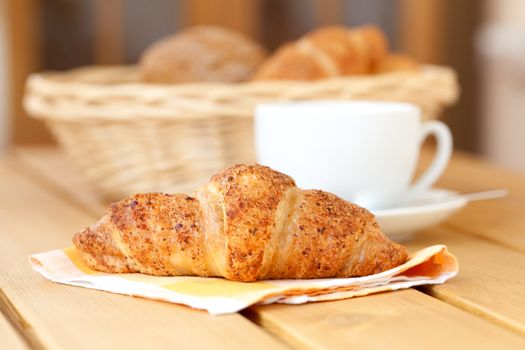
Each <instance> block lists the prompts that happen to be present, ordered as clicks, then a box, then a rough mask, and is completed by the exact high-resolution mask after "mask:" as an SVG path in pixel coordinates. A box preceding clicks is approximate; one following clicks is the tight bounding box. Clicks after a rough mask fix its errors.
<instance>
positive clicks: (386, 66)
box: [375, 54, 420, 73]
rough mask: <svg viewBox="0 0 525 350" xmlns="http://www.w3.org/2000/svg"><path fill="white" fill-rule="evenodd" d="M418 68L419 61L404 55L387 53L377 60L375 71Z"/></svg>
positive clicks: (386, 71)
mask: <svg viewBox="0 0 525 350" xmlns="http://www.w3.org/2000/svg"><path fill="white" fill-rule="evenodd" d="M419 68H420V65H419V63H418V62H417V61H416V60H414V59H412V58H410V57H408V56H406V55H401V54H389V55H387V56H386V57H384V58H383V59H382V60H380V61H379V63H378V64H377V66H376V68H375V73H389V72H396V71H417V70H418V69H419Z"/></svg>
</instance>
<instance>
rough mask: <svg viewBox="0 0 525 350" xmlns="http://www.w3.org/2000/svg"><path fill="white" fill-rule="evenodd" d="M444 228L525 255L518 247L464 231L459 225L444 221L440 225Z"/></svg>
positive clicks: (524, 251)
mask: <svg viewBox="0 0 525 350" xmlns="http://www.w3.org/2000/svg"><path fill="white" fill-rule="evenodd" d="M442 225H443V226H444V227H448V228H450V229H453V230H455V231H460V232H461V233H462V234H467V235H469V236H473V237H476V238H479V239H481V240H484V241H487V242H490V243H493V244H497V245H500V246H502V247H505V248H508V249H511V250H513V251H515V252H518V253H520V254H525V250H523V249H521V248H520V247H516V246H513V245H511V244H509V243H507V242H504V241H498V240H496V239H493V237H492V236H490V237H489V236H486V235H484V234H479V233H476V232H474V231H470V230H468V229H466V228H465V227H462V226H460V225H455V224H454V223H451V222H448V221H445V222H444V223H443V224H442Z"/></svg>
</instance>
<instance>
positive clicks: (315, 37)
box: [254, 26, 388, 80]
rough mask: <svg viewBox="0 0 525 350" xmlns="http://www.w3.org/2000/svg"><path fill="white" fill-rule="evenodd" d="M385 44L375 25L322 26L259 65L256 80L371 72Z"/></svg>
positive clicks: (314, 77) (285, 46) (313, 78)
mask: <svg viewBox="0 0 525 350" xmlns="http://www.w3.org/2000/svg"><path fill="white" fill-rule="evenodd" d="M387 51H388V44H387V41H386V38H385V36H384V34H383V33H382V32H381V30H380V29H378V28H377V27H375V26H365V27H360V28H356V29H348V28H346V27H343V26H329V27H323V28H320V29H317V30H314V31H313V32H310V33H308V34H307V35H305V36H304V37H302V38H300V39H299V40H297V41H295V42H292V43H288V44H285V45H284V46H283V47H281V48H280V49H278V50H277V52H276V53H275V54H273V55H272V56H271V57H270V58H268V60H267V61H266V62H265V63H264V64H263V65H262V66H261V67H260V69H259V70H258V71H257V74H256V75H255V77H254V79H255V80H274V79H285V80H315V79H322V78H328V77H334V76H344V75H353V74H369V73H372V72H373V71H374V69H375V67H376V65H377V64H378V63H379V62H380V61H381V60H382V59H383V58H384V57H385V56H386V54H387Z"/></svg>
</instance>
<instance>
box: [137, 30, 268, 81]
mask: <svg viewBox="0 0 525 350" xmlns="http://www.w3.org/2000/svg"><path fill="white" fill-rule="evenodd" d="M265 57H266V51H265V50H264V49H263V48H262V47H261V46H260V45H259V44H257V43H256V42H254V41H253V40H251V39H249V38H247V37H245V36H244V35H242V34H240V33H237V32H234V31H231V30H228V29H224V28H219V27H207V26H200V27H192V28H189V29H186V30H184V31H182V32H180V33H178V34H175V35H173V36H171V37H168V38H165V39H162V40H160V41H158V42H156V43H154V44H153V45H152V46H151V47H149V48H148V49H147V50H146V51H145V52H144V54H143V56H142V58H141V59H140V70H141V76H142V79H143V80H144V81H146V82H153V83H164V84H171V83H189V82H205V81H212V82H240V81H244V80H248V79H250V77H251V76H252V75H253V74H254V72H255V71H256V69H257V68H258V66H259V65H260V64H261V63H262V62H263V60H264V59H265Z"/></svg>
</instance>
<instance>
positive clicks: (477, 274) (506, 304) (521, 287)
mask: <svg viewBox="0 0 525 350" xmlns="http://www.w3.org/2000/svg"><path fill="white" fill-rule="evenodd" d="M440 242H446V243H447V246H448V248H449V249H450V251H451V252H452V253H454V254H455V255H456V256H457V257H458V260H459V266H460V271H459V274H458V276H457V277H456V278H454V279H453V280H451V281H449V282H447V283H445V284H442V285H436V286H432V287H425V290H426V291H428V293H429V294H431V295H433V296H435V297H437V298H439V299H441V300H443V301H445V302H448V303H451V304H454V305H456V306H459V307H460V308H462V309H464V310H467V311H469V312H471V313H475V314H477V315H480V316H482V317H484V318H487V319H489V320H491V321H494V322H496V323H498V324H500V325H502V326H504V327H506V328H509V329H511V330H513V331H516V332H519V333H521V334H523V335H524V336H525V254H524V253H522V252H520V251H516V250H513V249H509V248H506V247H504V246H500V245H497V244H494V243H492V242H490V241H487V240H485V239H482V238H476V237H469V239H468V240H466V239H465V237H464V234H462V233H461V232H460V231H458V230H457V229H453V228H450V227H436V228H433V229H431V230H428V231H424V232H421V233H419V234H418V235H417V236H416V237H415V239H414V240H413V241H411V242H410V243H409V244H408V247H409V248H410V249H411V250H417V249H420V248H423V247H426V246H429V245H432V244H437V243H440Z"/></svg>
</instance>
